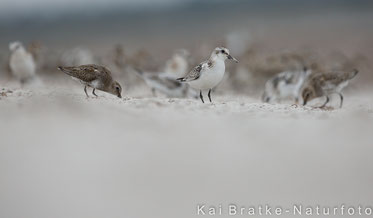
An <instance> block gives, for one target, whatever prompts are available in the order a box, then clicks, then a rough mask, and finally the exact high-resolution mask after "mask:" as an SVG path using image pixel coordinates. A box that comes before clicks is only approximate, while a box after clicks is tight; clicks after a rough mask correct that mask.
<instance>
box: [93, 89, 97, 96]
mask: <svg viewBox="0 0 373 218" xmlns="http://www.w3.org/2000/svg"><path fill="white" fill-rule="evenodd" d="M95 91H96V89H95V88H93V91H92V94H93V95H94V96H96V97H98V96H97V95H96V93H95Z"/></svg>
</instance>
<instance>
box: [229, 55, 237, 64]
mask: <svg viewBox="0 0 373 218" xmlns="http://www.w3.org/2000/svg"><path fill="white" fill-rule="evenodd" d="M228 59H229V60H233V61H234V62H236V63H238V60H237V59H236V58H234V57H232V55H228Z"/></svg>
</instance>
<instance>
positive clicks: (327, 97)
mask: <svg viewBox="0 0 373 218" xmlns="http://www.w3.org/2000/svg"><path fill="white" fill-rule="evenodd" d="M328 102H329V96H326V101H325V103H324V104H323V105H321V107H320V108H323V107H325V106H326V104H327V103H328Z"/></svg>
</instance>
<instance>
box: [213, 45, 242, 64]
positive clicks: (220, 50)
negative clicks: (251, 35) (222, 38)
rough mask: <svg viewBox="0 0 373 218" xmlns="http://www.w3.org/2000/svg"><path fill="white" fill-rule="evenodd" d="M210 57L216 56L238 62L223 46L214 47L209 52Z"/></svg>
mask: <svg viewBox="0 0 373 218" xmlns="http://www.w3.org/2000/svg"><path fill="white" fill-rule="evenodd" d="M211 57H212V58H213V57H217V58H219V59H222V60H224V61H225V60H227V59H229V60H233V61H234V62H236V63H238V60H237V59H236V58H234V57H232V55H231V54H230V53H229V50H228V49H227V48H224V47H216V48H215V49H214V51H213V52H212V54H211Z"/></svg>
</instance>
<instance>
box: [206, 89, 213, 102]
mask: <svg viewBox="0 0 373 218" xmlns="http://www.w3.org/2000/svg"><path fill="white" fill-rule="evenodd" d="M207 96H209V100H210V102H212V101H211V89H210V90H209V93H208V94H207Z"/></svg>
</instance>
